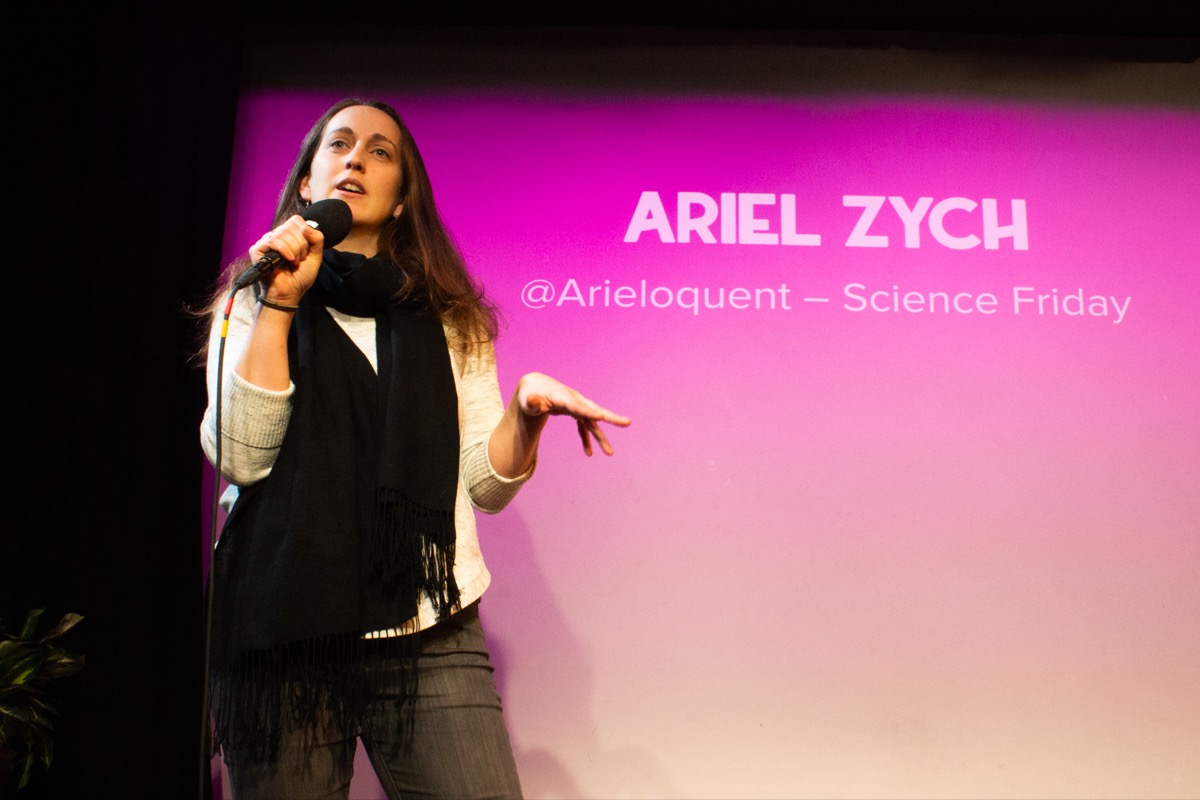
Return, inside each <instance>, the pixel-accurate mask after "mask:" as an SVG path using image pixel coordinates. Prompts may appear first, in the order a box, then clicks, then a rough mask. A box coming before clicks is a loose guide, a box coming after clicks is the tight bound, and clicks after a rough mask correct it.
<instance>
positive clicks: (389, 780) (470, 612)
mask: <svg viewBox="0 0 1200 800" xmlns="http://www.w3.org/2000/svg"><path fill="white" fill-rule="evenodd" d="M418 669H419V671H420V679H419V680H420V683H419V687H420V689H419V694H418V696H417V700H416V704H415V706H414V714H415V717H414V726H413V741H412V743H411V745H410V746H409V747H407V748H406V747H405V746H404V743H403V742H402V741H401V738H400V731H401V718H400V714H401V708H400V703H399V701H398V699H397V697H396V696H395V695H392V694H386V693H384V694H377V695H376V696H375V697H374V698H373V699H372V702H371V705H370V707H369V708H368V709H367V712H366V714H365V715H364V717H363V719H362V720H361V724H360V726H359V731H358V736H357V737H355V736H350V737H347V736H346V735H345V732H344V731H341V730H338V729H337V727H336V726H333V725H330V726H328V728H326V729H323V730H318V731H316V732H315V733H316V737H315V744H314V743H313V739H312V738H311V737H312V735H313V733H314V732H313V731H311V730H292V731H289V732H287V733H285V734H284V738H283V741H282V743H281V746H280V752H279V757H278V759H277V760H275V761H273V762H271V763H262V762H260V761H256V760H254V759H252V758H249V757H248V755H247V754H246V753H243V752H239V751H237V750H230V749H229V748H226V749H225V750H224V758H225V764H226V766H227V767H228V769H229V779H230V783H231V789H232V790H233V796H234V798H235V800H276V799H278V800H308V799H309V798H311V800H326V799H328V800H334V799H335V798H339V799H340V800H345V799H346V798H348V797H349V794H350V779H351V777H352V776H353V774H354V753H355V749H356V747H357V741H356V739H358V738H361V739H362V742H363V748H364V750H365V751H366V753H367V756H368V757H369V758H370V760H371V764H372V766H373V767H374V768H375V774H376V776H377V777H378V778H379V782H380V784H381V785H382V786H383V789H384V791H385V792H386V793H387V796H388V798H389V800H409V798H454V799H455V800H469V798H499V799H503V800H519V798H521V796H522V795H521V784H520V781H519V780H518V778H517V767H516V762H515V761H514V759H513V753H512V746H511V744H510V742H509V738H508V730H507V729H506V728H505V725H504V717H503V715H502V713H501V708H500V695H499V693H498V692H497V691H496V682H495V680H494V679H493V677H492V664H491V660H490V659H489V657H488V650H487V645H486V643H485V642H484V637H483V628H482V626H481V625H480V623H479V609H478V604H476V605H472V606H470V607H468V608H466V609H463V610H462V611H461V612H459V613H458V614H455V615H454V617H452V618H451V619H450V620H448V621H446V622H443V623H441V624H440V625H438V626H437V627H435V628H432V629H430V630H429V631H426V632H424V633H423V634H422V635H421V656H420V659H419V662H418ZM381 678H382V676H381ZM380 684H381V685H384V686H387V685H392V684H394V681H389V680H386V679H381V680H380ZM318 728H324V726H318ZM306 736H307V738H306ZM302 742H303V744H302Z"/></svg>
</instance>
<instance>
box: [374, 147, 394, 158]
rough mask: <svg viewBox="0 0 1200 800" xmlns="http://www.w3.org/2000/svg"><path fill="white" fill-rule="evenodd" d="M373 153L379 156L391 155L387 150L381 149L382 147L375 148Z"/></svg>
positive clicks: (389, 156)
mask: <svg viewBox="0 0 1200 800" xmlns="http://www.w3.org/2000/svg"><path fill="white" fill-rule="evenodd" d="M375 155H377V156H379V157H380V158H391V157H392V154H391V153H389V152H388V151H387V150H385V149H383V148H382V147H377V148H375Z"/></svg>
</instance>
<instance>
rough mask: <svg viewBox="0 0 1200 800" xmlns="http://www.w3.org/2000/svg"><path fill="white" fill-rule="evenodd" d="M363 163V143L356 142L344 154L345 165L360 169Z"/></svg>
mask: <svg viewBox="0 0 1200 800" xmlns="http://www.w3.org/2000/svg"><path fill="white" fill-rule="evenodd" d="M362 165H363V145H362V144H356V145H355V146H354V147H352V148H351V149H350V152H349V153H347V154H346V166H347V167H350V168H351V169H362Z"/></svg>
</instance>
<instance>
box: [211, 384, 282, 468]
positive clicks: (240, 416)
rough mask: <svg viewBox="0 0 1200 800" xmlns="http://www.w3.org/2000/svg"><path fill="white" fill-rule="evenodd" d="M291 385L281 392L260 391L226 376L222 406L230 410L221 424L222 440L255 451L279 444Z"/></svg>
mask: <svg viewBox="0 0 1200 800" xmlns="http://www.w3.org/2000/svg"><path fill="white" fill-rule="evenodd" d="M295 392H296V386H295V384H292V385H290V386H289V387H288V388H287V389H283V390H281V391H272V390H270V389H263V388H261V387H258V386H255V385H254V384H252V383H250V382H249V381H247V380H246V379H245V378H242V377H241V376H240V375H238V374H237V373H236V372H231V373H230V381H229V388H228V390H227V391H226V395H225V402H226V403H227V404H228V407H229V408H230V410H231V413H230V414H229V416H228V417H227V418H226V419H225V422H224V425H223V427H224V433H225V436H226V437H227V438H229V439H231V440H233V441H235V442H238V443H239V444H243V445H246V446H247V447H252V448H254V449H256V450H271V449H274V448H277V447H279V445H280V444H281V443H282V442H283V435H284V433H286V432H287V427H288V420H289V418H290V417H291V411H292V395H294V394H295Z"/></svg>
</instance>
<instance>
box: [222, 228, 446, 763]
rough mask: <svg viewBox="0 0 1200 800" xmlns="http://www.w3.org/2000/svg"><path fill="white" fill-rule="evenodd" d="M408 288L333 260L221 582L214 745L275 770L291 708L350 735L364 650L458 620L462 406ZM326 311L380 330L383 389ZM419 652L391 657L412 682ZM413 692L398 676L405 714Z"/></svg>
mask: <svg viewBox="0 0 1200 800" xmlns="http://www.w3.org/2000/svg"><path fill="white" fill-rule="evenodd" d="M402 280H403V272H402V271H401V269H399V268H398V267H396V266H395V265H393V264H391V263H390V262H387V261H385V260H383V259H380V258H378V257H376V258H370V259H366V258H364V257H363V256H360V255H356V254H351V253H339V252H337V251H332V250H331V251H326V253H325V258H324V261H323V263H322V265H321V269H320V271H319V272H318V277H317V283H316V284H315V285H314V287H313V289H312V290H311V291H309V292H308V294H306V295H305V297H304V298H303V300H302V301H301V303H300V309H299V311H297V312H296V317H295V319H294V321H293V325H292V330H291V334H290V338H289V343H288V356H289V362H290V367H291V375H292V381H293V383H295V386H296V392H295V395H294V398H293V407H292V413H291V418H290V421H289V423H288V429H287V433H286V434H285V436H284V439H283V443H282V445H281V447H280V450H279V455H278V458H277V459H276V461H275V464H274V466H273V467H272V469H271V473H270V474H269V475H268V476H267V478H266V479H264V480H263V481H261V482H259V483H257V484H254V485H252V486H248V487H244V488H242V489H241V491H240V493H239V498H238V500H237V502H236V503H235V505H234V507H233V509H232V510H231V512H230V515H229V518H228V520H227V521H226V524H225V528H224V530H223V532H222V534H221V541H220V545H219V546H218V548H217V553H216V558H215V560H214V565H213V586H214V587H215V591H216V592H217V594H216V595H215V596H214V620H213V622H214V624H213V643H214V656H213V666H214V691H213V703H214V711H215V716H216V719H217V740H216V744H217V746H220V743H221V742H222V741H227V740H230V737H236V738H241V737H242V736H245V737H247V738H246V740H245V741H254V742H261V743H262V746H263V747H264V748H266V752H267V753H270V751H271V749H272V748H273V744H272V742H273V739H274V733H275V732H276V731H275V729H274V725H275V724H276V723H275V722H274V721H275V720H278V719H282V718H283V716H284V715H281V714H280V712H281V711H283V710H284V709H285V708H286V715H287V716H290V717H293V718H298V719H302V720H303V719H307V718H309V716H310V715H313V717H312V718H314V719H315V717H316V715H317V714H318V713H319V709H320V708H321V707H325V710H326V711H330V710H332V711H333V712H334V713H338V714H340V715H341V717H343V718H344V719H345V722H346V724H347V725H348V726H350V725H352V724H353V717H354V715H355V714H356V713H357V711H358V709H359V707H360V706H361V702H362V700H363V699H364V698H363V697H362V696H361V693H360V691H359V689H360V688H361V687H355V686H354V685H352V684H353V681H352V680H350V679H349V676H352V675H354V674H356V667H358V666H361V665H362V664H363V663H365V662H366V661H367V660H368V659H369V658H370V657H371V655H372V654H378V653H379V652H381V651H382V648H381V646H380V645H378V644H375V645H367V644H365V643H364V640H363V638H362V637H363V634H365V633H368V632H371V631H377V630H383V629H388V628H397V627H400V625H401V624H403V623H404V622H405V621H407V620H409V619H411V618H412V617H413V616H414V615H415V614H416V611H417V605H418V602H419V600H420V596H421V594H422V593H427V594H428V595H429V597H430V598H431V600H432V602H433V605H434V608H435V609H436V610H437V611H438V613H439V615H440V616H441V617H443V618H444V617H448V616H449V615H450V614H451V613H452V612H453V611H455V610H456V609H457V607H458V602H459V594H458V586H457V584H456V583H455V580H454V571H453V568H454V542H455V530H454V505H455V497H456V494H457V485H458V452H459V432H458V401H457V393H456V390H455V386H454V376H453V374H452V370H451V364H450V356H449V351H448V348H447V345H446V339H445V334H444V332H443V329H442V325H441V322H440V320H439V319H438V317H437V315H436V314H434V313H433V312H431V311H429V310H428V309H427V308H426V306H425V305H424V304H421V303H415V302H411V301H409V302H398V301H397V300H396V299H395V298H396V297H397V295H398V292H399V288H400V284H401V281H402ZM326 306H329V307H332V308H336V309H338V310H339V311H342V312H344V313H346V314H350V315H352V316H360V317H366V316H369V317H374V318H375V324H376V348H377V354H376V363H377V364H378V374H376V373H375V372H374V371H373V370H372V369H371V365H370V363H369V362H368V361H367V359H366V357H365V356H364V355H363V353H362V351H361V350H359V349H358V347H357V346H355V344H354V343H353V342H352V341H351V340H350V339H349V337H348V336H347V335H346V334H345V332H344V331H343V330H342V328H341V327H340V326H339V325H338V324H337V322H336V321H334V319H333V318H332V317H331V316H330V315H329V313H328V311H327V310H326ZM416 639H417V637H416V636H404V637H394V638H393V640H390V641H387V642H386V644H389V645H391V647H390V649H391V650H392V651H393V654H402V655H405V656H408V659H407V661H408V662H410V666H411V658H412V657H413V656H415V648H416V646H417V643H416ZM348 680H349V683H347V681H348ZM415 681H416V672H415V670H413V669H411V668H409V669H406V670H405V671H404V677H403V681H402V683H403V685H402V686H401V687H398V688H399V690H400V691H401V693H402V694H403V695H404V696H405V697H406V698H408V699H411V697H412V695H413V694H414V693H415V690H416V684H415ZM339 684H345V685H343V686H342V688H341V689H339V690H337V696H329V691H327V690H325V689H317V688H314V687H317V686H328V685H339ZM284 686H287V687H288V688H287V689H286V691H285V690H284V689H283V687H284ZM298 686H302V687H305V688H303V689H299V690H298V689H297V687H298ZM297 692H299V694H297Z"/></svg>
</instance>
